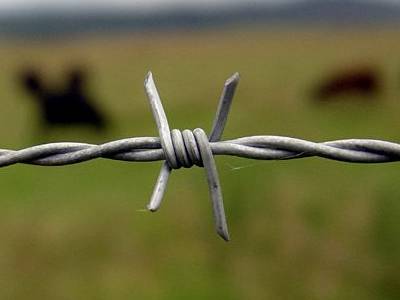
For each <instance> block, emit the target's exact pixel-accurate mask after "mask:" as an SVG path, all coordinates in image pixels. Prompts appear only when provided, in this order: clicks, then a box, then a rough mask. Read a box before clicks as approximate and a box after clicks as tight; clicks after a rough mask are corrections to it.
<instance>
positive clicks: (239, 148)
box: [0, 72, 400, 241]
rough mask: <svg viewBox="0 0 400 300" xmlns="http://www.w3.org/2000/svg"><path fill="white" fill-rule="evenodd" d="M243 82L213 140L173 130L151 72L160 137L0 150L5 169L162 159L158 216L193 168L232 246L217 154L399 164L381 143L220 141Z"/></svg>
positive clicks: (223, 104)
mask: <svg viewBox="0 0 400 300" xmlns="http://www.w3.org/2000/svg"><path fill="white" fill-rule="evenodd" d="M238 83H239V74H238V73H235V74H234V75H233V76H231V77H230V78H229V79H228V80H227V81H226V82H225V85H224V89H223V91H222V95H221V98H220V101H219V105H218V109H217V113H216V116H215V119H214V122H213V125H212V129H211V133H210V135H209V136H207V134H206V133H205V132H204V130H203V129H201V128H196V129H194V130H188V129H185V130H183V131H181V130H178V129H173V130H170V128H169V124H168V120H167V117H166V115H165V112H164V108H163V106H162V103H161V99H160V96H159V94H158V91H157V88H156V85H155V83H154V80H153V75H152V73H151V72H149V73H148V74H147V76H146V79H145V83H144V85H145V90H146V94H147V97H148V100H149V103H150V107H151V110H152V113H153V117H154V119H155V122H156V125H157V128H158V132H159V137H132V138H126V139H120V140H115V141H111V142H108V143H104V144H100V145H94V144H87V143H72V142H61V143H49V144H43V145H38V146H33V147H29V148H25V149H21V150H7V149H0V167H5V166H9V165H13V164H17V163H23V164H32V165H39V166H62V165H69V164H76V163H80V162H84V161H88V160H92V159H96V158H106V159H113V160H122V161H129V162H149V161H158V160H163V161H164V162H163V164H162V167H161V171H160V174H159V176H158V178H157V181H156V184H155V187H154V189H153V193H152V196H151V198H150V202H149V204H148V205H147V208H148V210H150V211H153V212H154V211H157V210H158V209H159V207H160V205H161V202H162V199H163V196H164V194H165V190H166V187H167V183H168V178H169V175H170V173H171V171H172V170H173V169H179V168H181V167H184V168H190V167H192V166H194V165H196V166H199V167H203V168H204V169H205V171H206V176H207V181H208V187H209V192H210V198H211V202H212V210H213V214H214V220H215V229H216V231H217V233H218V234H219V235H220V236H221V237H222V238H223V239H224V240H226V241H228V240H229V239H230V238H229V231H228V226H227V222H226V216H225V210H224V204H223V198H222V190H221V185H220V182H219V177H218V172H217V168H216V164H215V161H214V155H232V156H238V157H244V158H249V159H259V160H288V159H299V158H305V157H311V156H318V157H322V158H327V159H332V160H337V161H343V162H351V163H384V162H393V161H399V160H400V144H398V143H393V142H388V141H381V140H371V139H345V140H335V141H327V142H321V143H316V142H311V141H306V140H302V139H297V138H291V137H284V136H269V135H262V136H249V137H241V138H236V139H231V140H225V141H221V137H222V134H223V131H224V128H225V124H226V121H227V118H228V113H229V110H230V106H231V103H232V100H233V96H234V94H235V90H236V87H237V85H238Z"/></svg>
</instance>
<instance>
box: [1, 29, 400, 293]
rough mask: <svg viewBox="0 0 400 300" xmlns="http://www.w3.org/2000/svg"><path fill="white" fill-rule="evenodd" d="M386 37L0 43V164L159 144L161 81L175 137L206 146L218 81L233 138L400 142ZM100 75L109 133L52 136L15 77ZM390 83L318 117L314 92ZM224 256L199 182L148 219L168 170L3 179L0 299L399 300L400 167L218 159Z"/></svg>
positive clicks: (394, 37) (152, 167) (221, 36)
mask: <svg viewBox="0 0 400 300" xmlns="http://www.w3.org/2000/svg"><path fill="white" fill-rule="evenodd" d="M398 37H399V32H396V31H390V30H372V29H370V30H367V29H364V30H354V31H341V32H339V31H331V30H327V29H321V30H315V29H314V30H306V29H299V30H296V31H293V30H289V29H282V30H261V29H257V30H253V29H250V28H249V29H248V30H244V29H241V30H239V29H237V30H230V31H215V32H211V31H210V32H187V33H184V32H171V33H148V34H137V35H117V36H113V37H111V36H108V37H101V36H89V37H79V38H74V39H59V40H52V41H32V40H22V39H21V40H11V41H10V40H3V41H1V42H0V62H1V63H0V101H1V109H0V148H5V149H19V148H24V147H26V146H30V145H33V144H39V143H43V142H50V141H82V142H90V143H101V142H106V141H110V140H114V139H119V138H125V137H131V136H155V135H157V131H156V127H155V123H154V121H153V119H152V114H151V112H150V109H149V105H148V103H147V99H146V96H145V93H144V88H143V80H144V77H145V74H146V73H147V71H149V70H151V71H152V72H153V74H154V77H155V80H156V83H157V86H158V87H159V92H160V95H161V98H162V100H163V103H164V107H165V110H166V113H167V115H168V118H169V121H170V126H171V127H172V128H180V129H185V128H196V127H202V128H204V129H205V130H206V131H209V130H210V128H211V122H212V119H213V117H214V113H215V110H216V107H217V102H218V98H219V95H220V93H221V90H222V86H223V82H224V80H225V79H226V78H228V77H229V76H230V75H231V74H232V73H234V72H236V71H238V72H240V74H241V81H240V84H239V87H238V90H237V94H236V96H235V99H234V103H233V106H232V110H231V114H230V116H229V120H228V123H227V127H226V130H225V133H224V138H225V139H231V138H236V137H241V136H248V135H284V136H292V137H299V138H304V139H308V140H312V141H327V140H335V139H342V138H376V139H384V140H390V141H400V121H399V120H400V118H399V116H400V98H399V95H400V39H399V38H398ZM76 64H84V65H85V66H87V67H88V69H89V70H90V75H91V77H90V82H89V84H90V92H91V94H92V95H93V98H95V100H96V103H98V104H99V105H101V107H102V108H103V109H104V110H105V111H106V112H107V115H108V116H109V119H110V123H111V126H110V128H109V129H108V131H106V132H105V133H102V134H98V133H96V132H93V131H91V130H87V129H81V128H72V129H62V128H56V129H52V130H49V131H48V132H43V131H42V130H40V127H39V125H38V113H37V107H36V105H35V103H34V102H33V101H32V100H31V99H30V98H29V97H28V96H27V95H26V94H25V93H24V92H23V91H22V90H20V89H19V87H18V84H17V82H16V74H17V73H18V71H19V70H20V69H21V68H22V67H23V66H27V65H29V66H31V65H32V66H40V67H41V68H43V70H44V71H45V74H46V76H47V77H46V78H47V80H48V81H49V82H53V83H54V84H57V82H59V81H60V76H61V74H62V72H63V70H64V68H65V67H68V66H72V65H76ZM366 64H368V65H374V66H376V67H377V69H379V70H380V72H381V73H380V77H381V79H382V91H381V92H380V93H379V94H378V96H377V97H375V98H373V99H364V98H360V97H357V96H354V97H353V96H349V97H347V98H345V99H342V101H337V102H335V103H328V104H321V103H316V101H314V99H313V98H312V97H311V90H312V89H313V88H314V87H315V86H316V84H317V82H318V80H319V79H320V78H321V76H324V75H328V74H329V73H330V72H331V71H333V70H335V69H338V68H342V67H346V66H351V65H366ZM216 161H217V165H218V170H219V174H220V180H221V184H222V187H223V193H224V200H225V207H226V213H227V217H228V224H229V227H230V234H231V238H232V241H231V242H229V243H226V242H224V241H223V240H222V239H220V238H219V237H218V236H217V235H216V234H215V232H214V228H213V220H212V213H211V205H210V200H209V196H208V189H207V183H206V179H205V176H204V170H202V169H200V168H192V169H189V170H187V169H182V170H178V171H174V172H173V174H172V176H171V178H170V182H169V186H168V190H167V193H166V196H165V198H164V203H163V205H162V207H161V210H160V211H159V212H157V213H149V212H145V211H143V209H144V208H145V206H146V204H147V201H148V199H149V197H150V195H151V192H152V188H153V185H154V183H155V179H156V177H157V175H158V171H159V168H160V165H161V163H160V162H153V163H126V162H117V161H109V160H100V159H99V160H94V161H90V162H86V163H81V164H79V165H71V166H65V167H38V166H29V165H14V166H10V167H6V168H2V169H0V299H74V300H80V299H99V300H100V299H278V300H279V299H304V300H306V299H307V300H308V299H328V300H329V299H363V300H369V299H377V300H378V299H379V300H381V299H399V298H400V184H399V178H400V165H399V164H396V163H390V164H380V165H378V164H375V165H361V164H346V163H339V162H335V161H329V160H325V159H320V158H307V159H302V160H292V161H254V160H247V159H240V158H235V157H216Z"/></svg>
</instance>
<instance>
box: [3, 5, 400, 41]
mask: <svg viewBox="0 0 400 300" xmlns="http://www.w3.org/2000/svg"><path fill="white" fill-rule="evenodd" d="M399 23H400V5H398V4H394V3H388V2H378V1H376V2H365V1H363V2H361V1H357V0H309V1H300V2H294V3H291V4H282V5H266V4H258V5H255V4H253V5H246V4H240V5H232V6H229V7H228V6H222V7H220V8H210V9H207V8H206V7H203V8H199V7H197V8H196V9H189V8H188V7H184V8H181V9H179V8H177V9H174V10H172V9H169V10H165V9H164V10H156V11H151V12H147V13H146V14H144V13H143V12H140V11H132V10H125V11H121V10H111V11H105V10H96V8H93V10H90V11H87V10H85V11H74V12H71V11H68V12H65V11H63V10H44V11H37V10H35V11H29V10H27V11H24V13H21V14H14V15H12V16H10V15H3V16H1V17H0V36H24V37H27V36H30V37H60V36H62V35H71V34H82V33H93V32H95V33H115V32H134V31H136V32H137V31H143V30H173V29H178V28H180V29H182V28H184V29H186V30H187V29H201V28H210V27H229V26H242V25H246V24H260V25H262V24H265V25H288V24H289V25H290V24H291V25H294V24H295V25H310V24H312V25H323V24H325V25H329V26H348V25H354V24H357V25H371V24H373V25H377V24H379V25H388V24H391V25H392V26H393V24H396V26H397V25H398V24H399Z"/></svg>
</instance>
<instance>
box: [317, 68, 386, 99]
mask: <svg viewBox="0 0 400 300" xmlns="http://www.w3.org/2000/svg"><path fill="white" fill-rule="evenodd" d="M379 90H380V80H379V72H378V71H377V70H376V69H375V68H373V67H369V66H364V67H354V68H348V69H346V70H342V71H339V72H337V73H335V74H333V75H332V76H330V77H329V78H327V79H325V80H323V81H322V83H320V84H319V86H318V88H317V89H316V90H315V91H314V97H315V98H316V99H317V100H320V101H329V100H331V99H333V98H338V97H341V96H346V95H358V96H362V97H364V98H369V99H371V97H372V96H375V95H376V94H377V93H378V92H379Z"/></svg>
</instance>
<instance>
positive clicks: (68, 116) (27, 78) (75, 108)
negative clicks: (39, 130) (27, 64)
mask: <svg viewBox="0 0 400 300" xmlns="http://www.w3.org/2000/svg"><path fill="white" fill-rule="evenodd" d="M19 81H20V83H21V84H22V86H23V88H24V89H25V90H26V91H28V92H29V93H30V94H31V95H32V96H33V97H34V99H35V100H36V101H37V103H38V104H39V106H40V110H41V113H42V120H43V122H44V124H45V125H47V126H53V125H73V124H80V125H90V126H93V127H95V128H96V129H99V130H100V129H103V128H104V127H105V120H104V117H103V115H102V114H101V113H100V111H99V110H98V109H97V108H96V107H95V106H94V105H93V103H91V101H90V98H89V97H88V96H87V93H86V88H85V84H86V75H85V72H84V71H83V70H82V69H80V68H76V69H72V70H71V71H70V72H69V73H68V74H67V80H66V86H65V87H64V88H61V89H50V88H48V87H46V86H45V85H44V83H43V79H42V76H41V74H40V72H39V71H37V70H35V69H29V70H25V71H24V72H22V73H21V74H20V78H19Z"/></svg>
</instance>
